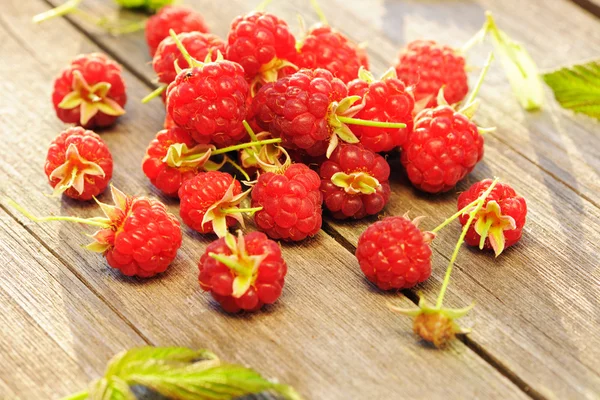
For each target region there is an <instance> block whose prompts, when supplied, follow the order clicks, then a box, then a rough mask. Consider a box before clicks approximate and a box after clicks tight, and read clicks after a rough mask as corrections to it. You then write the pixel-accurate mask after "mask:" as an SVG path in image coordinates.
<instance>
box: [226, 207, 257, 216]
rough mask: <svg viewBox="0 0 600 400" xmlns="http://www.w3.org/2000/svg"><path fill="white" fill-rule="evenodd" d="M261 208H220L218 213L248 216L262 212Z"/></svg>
mask: <svg viewBox="0 0 600 400" xmlns="http://www.w3.org/2000/svg"><path fill="white" fill-rule="evenodd" d="M262 209H263V208H262V207H253V208H237V207H234V208H222V209H221V210H220V211H221V213H223V214H235V213H248V214H250V215H253V214H254V213H257V212H259V211H260V210H262Z"/></svg>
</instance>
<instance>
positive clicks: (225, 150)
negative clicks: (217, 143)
mask: <svg viewBox="0 0 600 400" xmlns="http://www.w3.org/2000/svg"><path fill="white" fill-rule="evenodd" d="M272 143H281V138H275V139H265V140H260V141H258V142H248V143H241V144H236V145H234V146H229V147H223V148H221V149H217V150H215V151H213V152H212V155H214V156H216V155H219V154H223V153H229V152H230V151H235V150H241V149H245V148H247V147H254V146H260V145H264V144H272Z"/></svg>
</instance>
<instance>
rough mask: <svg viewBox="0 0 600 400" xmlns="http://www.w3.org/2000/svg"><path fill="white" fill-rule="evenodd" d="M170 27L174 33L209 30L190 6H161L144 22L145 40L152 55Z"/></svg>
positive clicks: (167, 34) (205, 31) (204, 31)
mask: <svg viewBox="0 0 600 400" xmlns="http://www.w3.org/2000/svg"><path fill="white" fill-rule="evenodd" d="M171 29H173V30H174V31H175V33H182V32H203V33H208V31H209V29H208V26H207V25H206V22H204V18H203V17H202V15H200V14H199V13H197V12H196V11H194V10H192V9H191V8H188V7H185V6H166V7H163V8H161V9H160V11H159V12H158V13H156V14H155V15H153V16H152V17H150V18H148V21H147V22H146V42H147V43H148V49H149V50H150V55H151V56H153V57H154V53H155V52H156V49H157V48H158V45H159V44H160V42H162V41H163V39H164V38H166V37H167V36H169V30H171Z"/></svg>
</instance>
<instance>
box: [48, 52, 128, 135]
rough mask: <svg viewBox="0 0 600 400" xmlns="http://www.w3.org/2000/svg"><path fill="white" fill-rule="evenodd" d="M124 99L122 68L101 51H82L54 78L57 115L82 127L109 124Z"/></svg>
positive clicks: (120, 113)
mask: <svg viewBox="0 0 600 400" xmlns="http://www.w3.org/2000/svg"><path fill="white" fill-rule="evenodd" d="M126 102H127V94H126V93H125V81H124V80H123V77H122V76H121V67H119V65H118V64H117V63H115V62H114V61H112V60H109V59H108V57H106V56H105V55H104V54H101V53H92V54H81V55H79V56H77V57H75V58H74V59H73V61H71V64H70V65H69V66H68V67H66V68H65V69H63V70H62V72H61V73H60V74H59V76H58V77H57V78H56V80H55V81H54V91H53V92H52V103H53V105H54V110H55V111H56V115H57V116H58V118H59V119H60V120H61V121H63V122H66V123H68V124H77V125H81V126H83V127H84V128H87V129H92V128H94V127H104V126H110V125H112V124H113V123H114V122H115V120H116V119H117V117H118V116H119V115H123V114H125V110H123V106H124V105H125V103H126Z"/></svg>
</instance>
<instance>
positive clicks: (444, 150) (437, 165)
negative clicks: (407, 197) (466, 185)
mask: <svg viewBox="0 0 600 400" xmlns="http://www.w3.org/2000/svg"><path fill="white" fill-rule="evenodd" d="M465 114H467V113H466V112H457V111H455V110H454V109H452V108H451V107H449V106H447V105H440V106H437V107H436V108H432V109H425V110H423V111H421V112H420V113H419V114H418V115H417V116H416V117H415V123H414V130H413V131H412V132H411V133H410V134H409V136H408V140H407V141H406V143H404V146H402V156H401V161H402V165H404V167H405V168H406V172H407V174H408V179H409V180H410V181H411V183H412V184H413V185H414V186H415V187H417V188H419V189H420V190H423V191H425V192H429V193H439V192H446V191H448V190H450V189H452V188H453V187H454V186H456V183H457V182H458V181H460V180H461V179H463V178H464V177H465V176H466V175H467V174H468V173H470V172H471V171H472V170H473V168H474V167H475V165H476V164H477V163H478V162H479V161H480V160H481V159H482V158H483V136H481V135H480V134H479V132H478V128H477V125H475V124H474V123H473V122H471V121H470V120H469V118H468V117H467V115H465Z"/></svg>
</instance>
